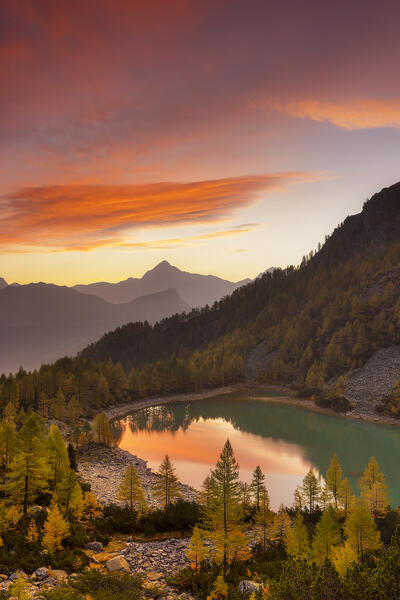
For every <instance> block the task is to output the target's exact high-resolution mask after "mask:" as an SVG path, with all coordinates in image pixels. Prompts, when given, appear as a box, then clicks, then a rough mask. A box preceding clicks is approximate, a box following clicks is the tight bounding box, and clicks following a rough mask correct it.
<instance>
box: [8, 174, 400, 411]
mask: <svg viewBox="0 0 400 600" xmlns="http://www.w3.org/2000/svg"><path fill="white" fill-rule="evenodd" d="M399 262H400V184H396V185H394V186H392V187H390V188H385V189H384V190H382V191H381V192H380V193H378V194H376V195H375V196H373V197H372V198H371V199H370V200H369V201H368V202H366V204H365V205H364V208H363V211H362V212H361V213H360V214H359V215H355V216H352V217H348V218H347V219H346V220H345V221H344V223H343V224H342V225H340V226H339V227H338V228H337V229H336V230H335V231H334V232H333V234H332V235H331V236H330V237H329V238H328V239H327V240H326V242H325V244H324V245H323V246H322V248H319V249H318V251H317V252H316V253H314V252H311V253H310V254H309V255H308V256H307V257H305V258H303V261H302V263H301V265H300V266H299V267H296V268H295V267H288V268H287V269H285V270H280V269H277V270H275V271H274V272H273V273H266V274H264V275H263V276H262V277H260V278H258V279H257V280H255V281H254V282H253V283H251V284H249V285H246V286H244V287H241V288H240V289H238V290H236V291H235V292H234V293H233V294H232V295H231V296H229V297H226V298H224V299H223V300H221V301H219V302H216V303H215V304H214V306H213V307H211V308H203V309H199V310H193V311H191V312H190V313H188V314H180V315H175V316H173V317H170V318H167V319H164V320H162V321H160V322H159V323H156V324H155V325H154V326H150V325H149V324H148V323H130V324H128V325H126V326H123V327H120V328H118V329H116V330H115V331H113V332H111V333H108V334H106V335H105V336H103V338H101V340H100V341H99V342H97V343H96V344H93V345H91V346H89V347H87V348H86V349H85V350H84V351H83V352H82V353H81V355H80V357H79V358H78V359H76V360H75V361H59V362H58V363H55V364H54V365H50V366H46V367H43V368H42V369H41V370H40V372H39V373H35V374H33V375H27V374H25V373H23V372H21V373H20V374H19V375H18V376H17V380H18V381H24V382H26V381H29V383H24V385H23V386H22V387H24V389H25V388H29V389H31V390H33V389H34V390H35V391H34V392H33V391H30V392H29V393H30V396H32V395H33V397H34V398H35V402H36V403H37V402H38V399H39V395H40V393H41V392H43V393H44V394H45V395H46V396H47V397H49V398H52V397H54V395H55V394H56V392H57V390H58V389H59V388H61V389H62V391H63V393H64V395H65V397H66V400H67V401H68V400H69V399H70V398H71V396H72V395H74V396H77V397H79V398H80V397H81V396H82V397H83V396H85V398H84V399H82V400H81V402H83V404H87V405H90V406H94V405H96V406H98V405H99V404H102V403H103V402H104V401H105V397H107V402H110V401H111V400H110V398H112V399H113V401H115V400H116V399H118V398H120V397H122V396H124V395H125V397H126V394H131V395H133V396H134V397H140V396H146V395H151V394H160V393H170V392H177V391H191V390H196V389H199V388H202V387H214V386H218V385H221V384H226V383H233V382H238V381H242V380H243V379H244V378H245V367H246V360H247V357H248V354H249V352H250V351H251V349H252V348H254V347H255V346H256V345H257V344H262V345H263V346H264V356H265V360H263V361H261V363H262V364H263V366H262V368H260V372H259V378H260V379H261V380H265V381H267V382H273V383H285V382H286V383H293V384H295V385H296V386H297V387H298V389H299V391H300V392H301V393H309V394H311V393H318V392H319V391H320V390H321V389H322V388H323V387H324V384H325V382H327V381H329V380H331V378H334V377H336V376H338V375H342V374H345V373H347V372H349V371H350V370H351V369H354V368H357V367H359V366H361V365H362V364H363V363H364V362H365V361H366V360H367V359H368V357H369V356H370V355H371V354H372V353H373V352H374V351H375V350H377V349H379V348H382V347H385V346H389V345H392V344H397V343H400V328H399V324H400V323H399V320H400V302H399V289H400V267H399ZM114 365H117V366H114ZM115 370H118V373H119V375H118V377H119V381H120V383H119V389H118V390H116V389H115V384H114V379H115V377H114V375H112V376H111V375H110V373H111V372H114V371H115ZM103 379H105V380H106V383H107V393H106V394H104V393H103V392H98V387H99V386H100V388H104V387H105V386H104V382H103ZM2 381H3V392H2V393H3V396H4V394H5V392H4V389H5V388H7V389H8V388H9V387H10V386H11V387H12V385H14V384H15V382H14V383H13V384H11V383H10V380H7V379H6V378H4V377H3V380H2ZM65 381H67V383H65ZM99 381H102V383H101V384H100V383H99ZM41 382H47V383H41ZM49 382H51V384H50V383H49ZM57 382H58V383H57ZM19 387H20V388H21V385H20V386H19ZM82 389H85V394H83V393H82ZM88 390H89V391H88ZM121 394H122V396H121ZM103 396H104V397H103ZM3 402H4V400H3Z"/></svg>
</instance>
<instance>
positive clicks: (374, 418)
mask: <svg viewBox="0 0 400 600" xmlns="http://www.w3.org/2000/svg"><path fill="white" fill-rule="evenodd" d="M261 390H262V391H265V395H252V393H251V392H252V391H253V392H254V391H261ZM268 390H270V391H271V392H277V391H278V392H282V393H283V395H282V396H268ZM234 393H248V397H249V398H250V399H253V400H261V401H263V402H270V403H275V404H288V405H292V406H298V407H301V408H304V409H306V410H309V411H312V412H316V413H320V414H325V415H330V416H335V417H340V418H344V419H350V420H352V421H367V422H369V423H375V424H376V425H390V426H392V427H399V426H400V421H399V420H398V419H394V418H392V417H388V416H385V415H378V414H376V413H375V412H374V411H373V408H374V405H372V404H368V406H367V405H366V404H365V403H364V402H363V403H360V406H357V405H356V406H355V408H354V409H353V410H352V411H349V412H347V413H340V412H336V411H334V410H332V409H329V408H322V407H320V406H318V405H317V404H315V402H314V401H313V400H310V399H308V398H296V397H295V396H293V395H292V392H291V390H290V389H289V388H287V387H284V386H278V385H270V386H267V385H263V384H251V385H249V384H244V383H239V384H234V385H231V386H223V387H219V388H213V389H211V390H203V391H201V392H188V393H186V394H174V395H171V396H159V397H154V398H144V399H143V400H135V401H133V402H128V403H126V404H121V405H116V406H113V407H111V408H109V409H108V410H106V411H105V412H106V414H107V416H108V418H110V419H115V418H117V417H122V416H124V415H127V414H128V413H130V412H136V411H138V410H141V409H143V408H151V407H153V406H161V405H167V404H173V403H175V402H195V401H197V400H205V399H207V398H214V397H220V396H224V395H227V394H234ZM284 394H286V395H284Z"/></svg>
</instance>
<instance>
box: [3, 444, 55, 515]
mask: <svg viewBox="0 0 400 600" xmlns="http://www.w3.org/2000/svg"><path fill="white" fill-rule="evenodd" d="M48 479H49V467H48V461H47V457H46V453H45V450H44V447H43V444H42V443H41V442H40V440H39V439H38V438H37V437H36V436H33V437H31V436H29V439H26V440H24V443H23V444H21V445H20V446H19V451H18V453H17V454H16V455H15V457H14V459H13V462H12V463H11V469H10V473H9V476H8V479H7V483H6V492H7V494H8V496H9V498H10V499H11V500H12V501H13V502H15V503H16V504H19V505H22V507H23V511H24V514H26V513H27V511H28V505H29V503H30V502H32V501H33V500H34V499H35V498H36V496H37V495H38V493H39V492H44V491H46V490H47V488H48Z"/></svg>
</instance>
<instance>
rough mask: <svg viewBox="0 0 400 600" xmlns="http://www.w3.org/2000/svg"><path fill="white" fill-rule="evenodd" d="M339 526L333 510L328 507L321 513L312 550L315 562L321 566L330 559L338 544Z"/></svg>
mask: <svg viewBox="0 0 400 600" xmlns="http://www.w3.org/2000/svg"><path fill="white" fill-rule="evenodd" d="M339 539H340V536H339V526H338V522H337V519H336V516H335V512H334V510H333V508H332V507H331V506H330V507H328V508H327V509H326V510H324V512H323V513H322V517H321V520H320V521H319V523H317V526H316V528H315V536H314V540H313V545H312V550H313V556H314V559H315V561H316V562H317V563H318V564H322V563H323V562H324V560H326V559H327V558H328V559H329V560H331V559H332V552H333V548H334V547H335V546H336V545H337V544H338V543H339Z"/></svg>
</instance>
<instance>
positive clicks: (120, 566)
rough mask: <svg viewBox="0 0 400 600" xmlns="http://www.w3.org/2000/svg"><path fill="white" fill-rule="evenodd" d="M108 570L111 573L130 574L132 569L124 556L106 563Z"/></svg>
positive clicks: (116, 557)
mask: <svg viewBox="0 0 400 600" xmlns="http://www.w3.org/2000/svg"><path fill="white" fill-rule="evenodd" d="M106 569H107V571H109V572H110V573H115V572H116V571H126V572H127V573H130V571H131V569H130V567H129V564H128V563H127V561H126V560H125V558H124V557H123V556H115V557H114V558H111V559H110V560H108V561H107V562H106Z"/></svg>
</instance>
